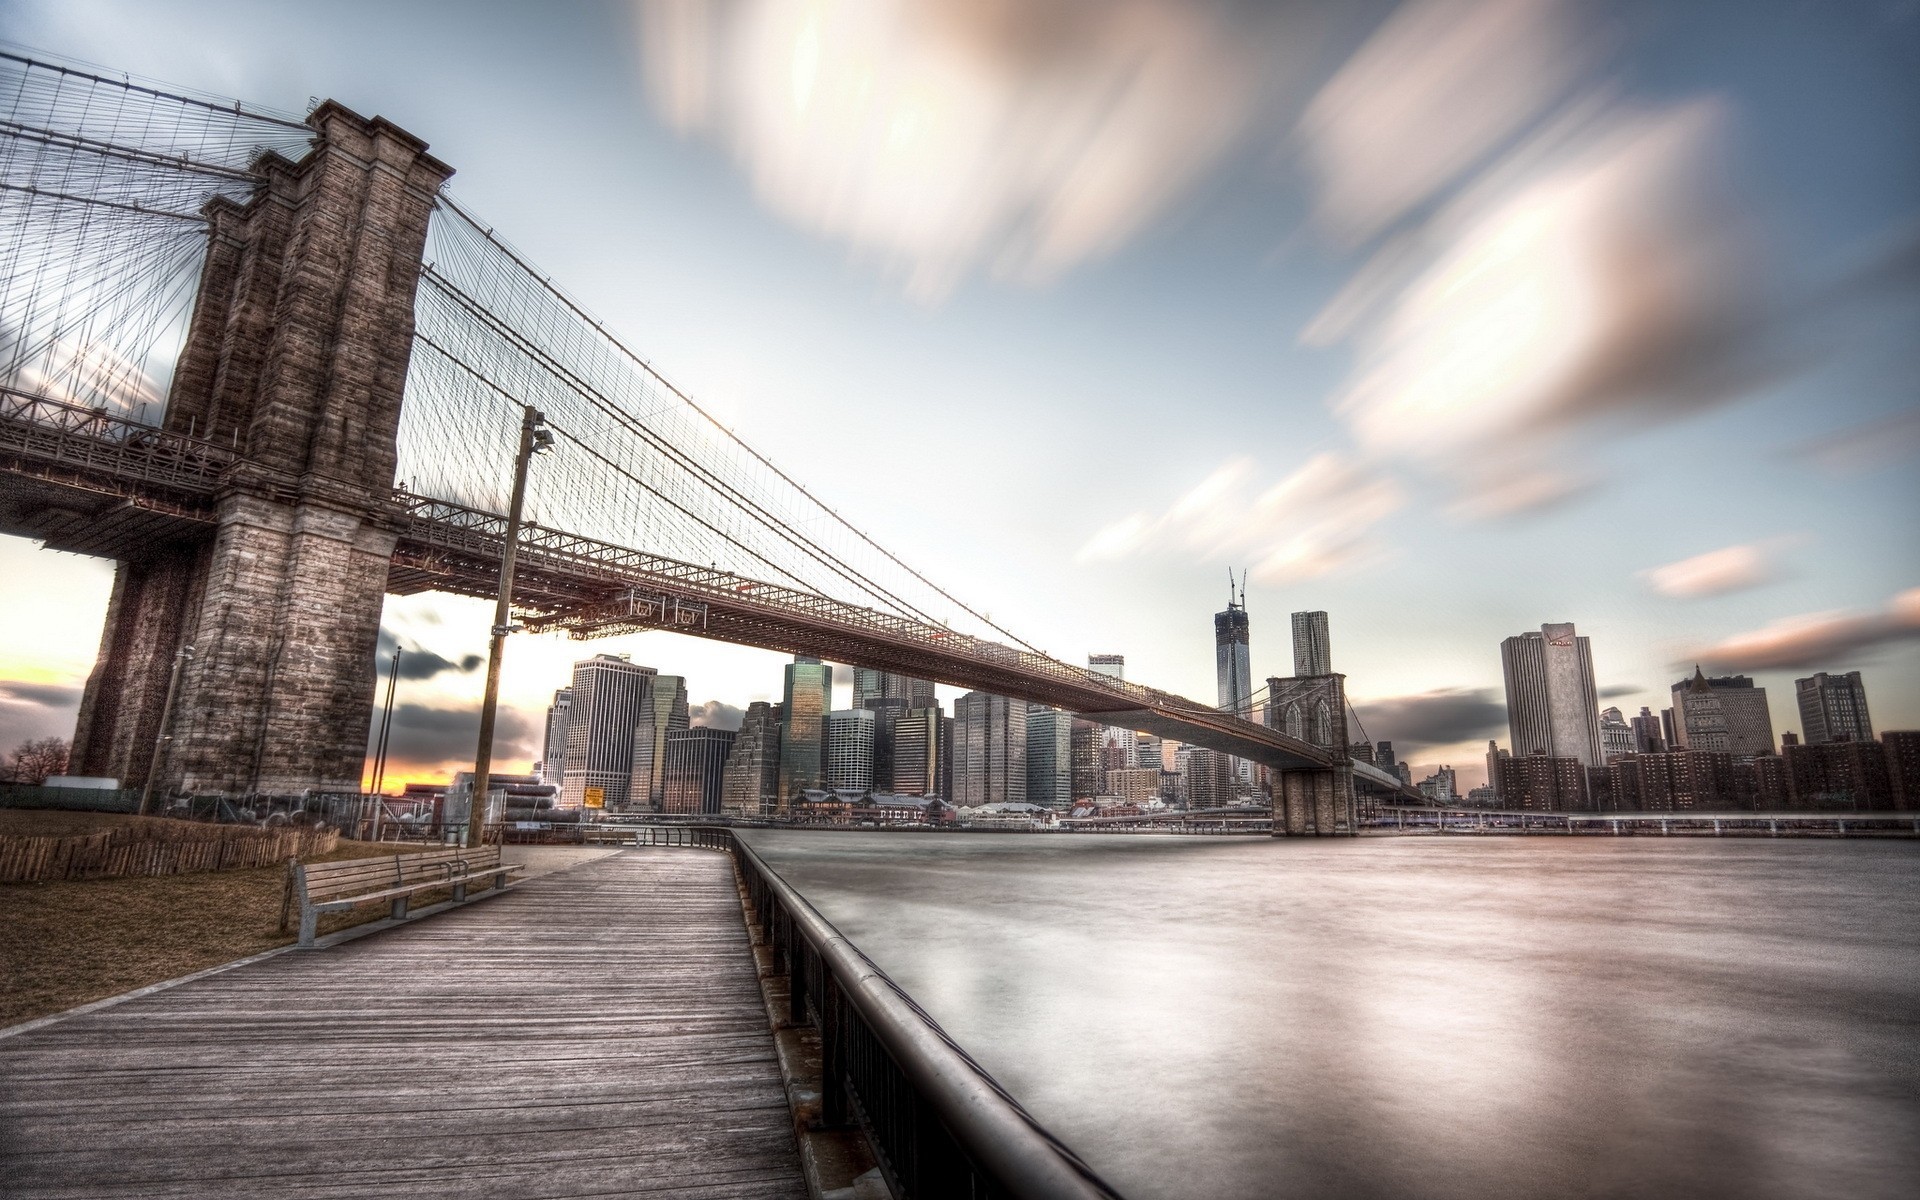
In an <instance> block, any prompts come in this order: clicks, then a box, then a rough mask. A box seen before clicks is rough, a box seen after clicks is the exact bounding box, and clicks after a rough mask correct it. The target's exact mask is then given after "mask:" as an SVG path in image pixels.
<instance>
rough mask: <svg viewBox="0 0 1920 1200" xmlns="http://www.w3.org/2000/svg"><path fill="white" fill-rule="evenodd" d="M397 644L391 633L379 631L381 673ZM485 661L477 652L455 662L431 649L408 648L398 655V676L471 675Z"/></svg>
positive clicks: (409, 678)
mask: <svg viewBox="0 0 1920 1200" xmlns="http://www.w3.org/2000/svg"><path fill="white" fill-rule="evenodd" d="M398 644H399V642H398V640H397V639H396V638H395V636H394V635H393V634H391V633H389V632H388V631H386V630H384V629H382V630H381V631H380V641H379V649H378V654H379V656H380V670H381V671H382V672H383V673H384V672H385V671H386V670H387V669H388V668H389V666H390V665H391V663H392V660H393V648H394V647H395V646H396V645H398ZM486 661H487V660H486V659H485V658H483V657H481V656H480V655H478V654H464V655H462V656H461V657H460V661H459V662H455V661H453V660H452V659H450V658H443V657H441V656H440V655H438V654H435V653H434V652H433V651H431V650H421V649H418V648H416V649H412V650H408V651H406V652H405V653H403V654H402V655H401V656H400V678H402V679H407V680H420V679H432V678H433V677H434V676H436V675H443V674H445V673H447V672H448V671H452V672H455V673H456V674H460V675H471V674H473V673H474V672H475V671H478V670H479V669H480V668H481V667H482V666H485V665H486Z"/></svg>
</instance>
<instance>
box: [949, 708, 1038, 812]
mask: <svg viewBox="0 0 1920 1200" xmlns="http://www.w3.org/2000/svg"><path fill="white" fill-rule="evenodd" d="M953 722H954V747H953V796H952V797H951V799H952V801H953V803H954V804H955V805H957V806H959V807H961V808H972V807H978V806H980V805H982V804H1010V803H1025V802H1026V798H1027V702H1026V701H1024V700H1012V699H1009V698H1007V697H1006V696H996V695H994V694H992V693H991V692H968V693H967V694H966V695H964V696H962V697H960V699H958V700H956V701H955V702H954V705H953Z"/></svg>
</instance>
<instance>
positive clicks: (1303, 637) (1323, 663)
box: [1293, 612, 1333, 675]
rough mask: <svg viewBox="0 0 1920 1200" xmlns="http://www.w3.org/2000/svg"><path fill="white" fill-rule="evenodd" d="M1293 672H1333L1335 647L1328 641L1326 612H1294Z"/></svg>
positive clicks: (1303, 673)
mask: <svg viewBox="0 0 1920 1200" xmlns="http://www.w3.org/2000/svg"><path fill="white" fill-rule="evenodd" d="M1293 673H1294V674H1295V675H1331V674H1333V649H1332V647H1331V646H1330V645H1329V643H1328V641H1327V614H1326V613H1323V612H1297V613H1294V614H1293Z"/></svg>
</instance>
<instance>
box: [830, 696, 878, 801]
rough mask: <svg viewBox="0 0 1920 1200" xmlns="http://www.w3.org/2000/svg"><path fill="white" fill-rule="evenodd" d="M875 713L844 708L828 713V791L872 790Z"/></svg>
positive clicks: (863, 709)
mask: <svg viewBox="0 0 1920 1200" xmlns="http://www.w3.org/2000/svg"><path fill="white" fill-rule="evenodd" d="M873 726H874V720H873V711H872V710H871V709H865V708H843V709H840V710H838V711H836V712H830V713H828V714H827V790H829V791H834V792H868V791H872V790H873Z"/></svg>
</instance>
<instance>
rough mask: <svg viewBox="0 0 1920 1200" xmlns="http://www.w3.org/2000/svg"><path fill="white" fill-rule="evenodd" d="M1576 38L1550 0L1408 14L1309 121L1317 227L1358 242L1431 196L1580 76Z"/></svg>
mask: <svg viewBox="0 0 1920 1200" xmlns="http://www.w3.org/2000/svg"><path fill="white" fill-rule="evenodd" d="M1578 34H1579V31H1578V30H1577V29H1575V27H1574V23H1573V21H1572V20H1571V19H1570V14H1568V12H1567V11H1566V10H1565V8H1563V7H1562V6H1561V5H1558V4H1554V3H1551V2H1549V0H1484V2H1478V3H1476V2H1473V0H1415V2H1414V3H1410V4H1407V5H1404V6H1402V7H1401V8H1400V10H1399V11H1398V12H1396V13H1395V14H1394V15H1393V16H1392V17H1391V18H1389V19H1388V20H1387V22H1386V23H1385V24H1383V25H1382V26H1381V27H1380V28H1379V30H1378V31H1376V32H1375V33H1374V35H1373V36H1372V38H1370V39H1369V40H1368V42H1367V43H1366V45H1365V46H1363V47H1362V48H1361V49H1360V51H1359V52H1358V53H1357V54H1355V55H1354V56H1353V57H1352V58H1351V59H1349V60H1348V61H1347V63H1346V65H1344V66H1343V67H1341V68H1340V70H1339V72H1338V73H1337V74H1335V75H1334V77H1333V78H1332V79H1331V80H1330V81H1328V83H1327V84H1326V86H1325V87H1323V88H1322V89H1321V90H1320V93H1319V94H1318V95H1317V96H1316V97H1315V98H1314V100H1313V102H1312V103H1311V104H1310V105H1308V107H1307V110H1306V112H1305V113H1304V114H1303V115H1302V117H1301V118H1300V126H1299V132H1300V135H1301V138H1302V141H1303V143H1304V145H1305V150H1306V157H1307V161H1308V163H1309V165H1310V166H1311V167H1312V169H1313V171H1314V173H1315V175H1316V176H1317V177H1318V179H1319V181H1320V199H1319V205H1318V208H1317V211H1316V214H1315V216H1316V219H1317V220H1318V221H1319V222H1320V224H1321V225H1322V226H1323V227H1325V228H1326V229H1328V230H1329V231H1330V232H1332V233H1334V234H1335V235H1336V236H1337V237H1339V238H1341V239H1342V240H1343V241H1347V242H1357V241H1360V240H1362V239H1364V238H1366V237H1369V236H1371V235H1373V234H1374V233H1376V232H1378V231H1379V230H1380V229H1381V228H1382V227H1383V226H1385V225H1387V224H1389V223H1390V222H1392V221H1394V220H1395V219H1397V218H1399V217H1400V216H1402V215H1404V214H1405V213H1406V212H1407V211H1408V210H1409V209H1411V208H1413V207H1414V206H1416V205H1418V204H1420V203H1421V202H1422V201H1424V200H1426V199H1427V198H1428V197H1430V196H1432V195H1433V194H1434V192H1436V191H1437V190H1439V189H1440V188H1441V186H1442V185H1444V184H1446V183H1447V182H1448V181H1450V180H1452V179H1454V178H1456V177H1458V176H1459V175H1460V173H1461V172H1462V171H1464V170H1465V169H1466V168H1468V167H1469V166H1471V165H1472V164H1473V163H1474V162H1475V161H1477V160H1479V159H1481V158H1482V157H1484V156H1485V155H1486V154H1487V152H1488V151H1489V150H1491V149H1493V148H1494V146H1495V145H1497V144H1498V143H1499V142H1500V141H1501V140H1502V139H1504V138H1506V137H1508V136H1510V135H1512V134H1513V133H1514V132H1515V131H1516V130H1517V129H1519V128H1520V127H1521V126H1522V125H1523V124H1525V123H1526V122H1528V121H1530V120H1531V119H1532V118H1533V117H1534V116H1535V115H1536V114H1537V113H1538V112H1539V111H1540V110H1541V109H1542V108H1543V107H1545V106H1546V105H1547V104H1548V103H1549V102H1551V101H1552V100H1554V99H1556V98H1557V97H1559V96H1560V95H1561V94H1562V93H1563V92H1565V90H1566V89H1567V87H1568V86H1569V84H1570V82H1571V81H1573V80H1576V79H1578V78H1579V77H1580V75H1581V74H1582V73H1583V72H1584V70H1585V68H1586V65H1587V55H1586V53H1585V52H1584V51H1583V50H1582V49H1581V45H1580V39H1579V37H1578Z"/></svg>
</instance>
